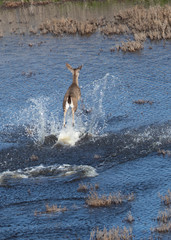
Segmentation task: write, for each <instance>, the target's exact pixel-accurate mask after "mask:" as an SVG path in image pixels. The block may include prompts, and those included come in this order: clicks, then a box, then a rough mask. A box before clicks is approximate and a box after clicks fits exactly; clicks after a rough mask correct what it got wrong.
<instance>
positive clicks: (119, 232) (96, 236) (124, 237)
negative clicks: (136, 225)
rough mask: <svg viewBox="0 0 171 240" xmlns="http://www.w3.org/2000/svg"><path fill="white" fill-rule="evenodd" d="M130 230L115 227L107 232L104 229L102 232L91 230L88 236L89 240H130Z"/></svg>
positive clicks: (131, 237)
mask: <svg viewBox="0 0 171 240" xmlns="http://www.w3.org/2000/svg"><path fill="white" fill-rule="evenodd" d="M131 239H133V236H132V229H127V228H126V227H124V228H123V229H121V228H119V227H117V228H115V227H113V228H112V229H110V230H109V231H107V229H106V228H104V229H103V230H99V229H97V230H93V231H92V232H91V235H90V240H131Z"/></svg>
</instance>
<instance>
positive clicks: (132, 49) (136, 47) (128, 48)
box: [118, 41, 144, 52]
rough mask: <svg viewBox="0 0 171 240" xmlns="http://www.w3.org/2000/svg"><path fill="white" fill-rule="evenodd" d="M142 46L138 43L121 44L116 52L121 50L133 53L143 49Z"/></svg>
mask: <svg viewBox="0 0 171 240" xmlns="http://www.w3.org/2000/svg"><path fill="white" fill-rule="evenodd" d="M143 48H144V47H143V44H142V42H140V41H127V42H122V43H121V46H120V45H119V48H118V50H122V51H123V52H127V51H128V52H135V51H137V50H141V49H143Z"/></svg>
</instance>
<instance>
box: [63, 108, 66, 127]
mask: <svg viewBox="0 0 171 240" xmlns="http://www.w3.org/2000/svg"><path fill="white" fill-rule="evenodd" d="M66 113H67V109H65V110H64V123H63V125H64V127H65V117H66Z"/></svg>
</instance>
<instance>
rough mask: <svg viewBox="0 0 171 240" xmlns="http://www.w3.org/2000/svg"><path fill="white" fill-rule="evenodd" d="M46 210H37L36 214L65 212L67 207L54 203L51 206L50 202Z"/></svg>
mask: <svg viewBox="0 0 171 240" xmlns="http://www.w3.org/2000/svg"><path fill="white" fill-rule="evenodd" d="M45 207H46V210H45V211H42V212H40V211H37V210H36V211H35V212H34V215H35V216H37V215H42V214H52V213H58V212H65V211H67V208H66V207H63V208H62V207H61V206H59V207H58V206H57V205H54V204H53V205H52V206H50V205H49V204H46V206H45Z"/></svg>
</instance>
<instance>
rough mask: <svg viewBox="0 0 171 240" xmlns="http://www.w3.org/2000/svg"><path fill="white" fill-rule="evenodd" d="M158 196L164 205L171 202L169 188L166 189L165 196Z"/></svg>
mask: <svg viewBox="0 0 171 240" xmlns="http://www.w3.org/2000/svg"><path fill="white" fill-rule="evenodd" d="M160 198H161V201H162V202H163V203H164V204H165V205H167V206H169V205H170V204H171V191H170V189H168V194H166V195H165V196H160Z"/></svg>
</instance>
